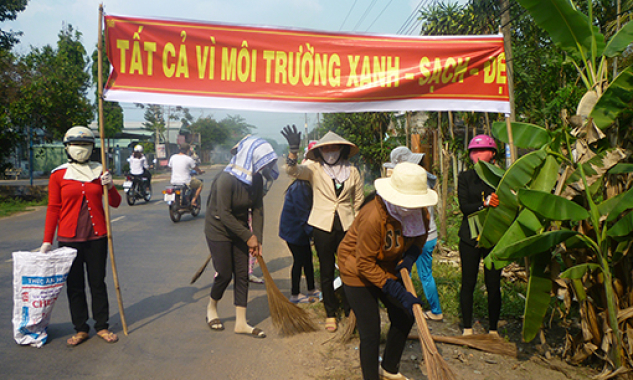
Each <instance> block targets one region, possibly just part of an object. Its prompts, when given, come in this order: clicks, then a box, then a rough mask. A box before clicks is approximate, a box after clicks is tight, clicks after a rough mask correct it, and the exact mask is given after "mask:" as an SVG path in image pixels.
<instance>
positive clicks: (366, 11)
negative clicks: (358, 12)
mask: <svg viewBox="0 0 633 380" xmlns="http://www.w3.org/2000/svg"><path fill="white" fill-rule="evenodd" d="M374 4H376V0H372V2H371V4H369V6H368V7H367V9H365V13H363V15H362V16H361V17H360V19H359V20H358V22H357V23H356V26H354V29H353V30H356V28H358V27H359V26H360V24H361V23H362V22H363V21H365V17H367V14H368V13H369V11H371V9H372V8H373V7H374Z"/></svg>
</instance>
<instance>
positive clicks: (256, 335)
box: [251, 327, 266, 339]
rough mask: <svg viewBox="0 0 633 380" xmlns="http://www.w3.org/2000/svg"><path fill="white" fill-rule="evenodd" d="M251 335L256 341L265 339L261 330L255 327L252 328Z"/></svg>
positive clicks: (264, 334)
mask: <svg viewBox="0 0 633 380" xmlns="http://www.w3.org/2000/svg"><path fill="white" fill-rule="evenodd" d="M251 335H252V336H253V338H257V339H264V338H266V333H264V332H263V331H262V330H261V329H258V328H257V327H255V328H253V331H251Z"/></svg>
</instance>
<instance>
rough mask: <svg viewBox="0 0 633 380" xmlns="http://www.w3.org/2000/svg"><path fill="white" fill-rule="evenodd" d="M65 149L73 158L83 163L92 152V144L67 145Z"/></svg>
mask: <svg viewBox="0 0 633 380" xmlns="http://www.w3.org/2000/svg"><path fill="white" fill-rule="evenodd" d="M66 150H67V151H68V155H69V156H70V157H71V158H72V159H73V160H75V161H77V162H79V163H84V162H86V161H88V159H89V158H90V155H91V154H92V145H69V146H68V147H67V148H66Z"/></svg>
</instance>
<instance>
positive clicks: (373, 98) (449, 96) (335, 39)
mask: <svg viewBox="0 0 633 380" xmlns="http://www.w3.org/2000/svg"><path fill="white" fill-rule="evenodd" d="M105 25H106V44H107V54H108V59H109V60H110V63H111V65H112V70H111V73H110V77H109V79H108V82H107V84H106V88H105V92H104V94H105V99H106V100H109V101H121V102H135V103H154V104H173V105H181V106H188V107H207V108H231V109H249V110H260V111H283V112H362V111H399V110H434V111H446V110H451V111H488V112H501V113H509V112H510V105H509V95H508V86H507V80H506V79H507V78H506V75H507V73H506V63H505V53H504V50H503V37H502V36H501V35H493V36H449V37H409V36H383V35H368V34H344V33H328V32H316V31H308V30H293V29H276V28H272V27H252V26H240V25H224V24H213V23H207V22H201V21H181V20H168V19H149V18H139V17H123V16H111V15H110V16H106V17H105Z"/></svg>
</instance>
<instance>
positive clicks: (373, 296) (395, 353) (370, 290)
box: [343, 285, 413, 380]
mask: <svg viewBox="0 0 633 380" xmlns="http://www.w3.org/2000/svg"><path fill="white" fill-rule="evenodd" d="M343 288H344V289H345V294H346V295H347V300H348V302H349V304H350V306H351V307H352V310H353V311H354V315H356V328H357V329H358V335H359V336H360V367H361V370H362V371H363V379H364V380H378V379H379V378H378V355H379V354H380V307H379V305H378V299H380V300H381V301H382V303H383V304H384V305H385V307H386V308H387V313H388V314H389V321H390V322H391V327H390V328H389V332H388V333H387V343H386V344H385V351H384V352H383V356H382V357H383V359H382V368H383V369H384V370H385V371H387V372H390V373H398V367H399V366H400V358H402V352H403V351H404V346H405V344H406V343H407V336H408V335H409V332H410V331H411V327H412V326H413V316H412V315H411V314H409V312H408V311H407V310H406V309H405V308H404V307H403V306H402V304H400V302H398V301H397V300H395V299H394V298H392V297H390V296H387V295H386V294H384V293H383V292H382V290H380V289H379V288H377V287H375V286H371V287H364V286H361V287H356V286H347V285H343Z"/></svg>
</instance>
